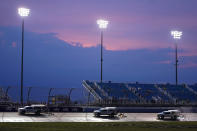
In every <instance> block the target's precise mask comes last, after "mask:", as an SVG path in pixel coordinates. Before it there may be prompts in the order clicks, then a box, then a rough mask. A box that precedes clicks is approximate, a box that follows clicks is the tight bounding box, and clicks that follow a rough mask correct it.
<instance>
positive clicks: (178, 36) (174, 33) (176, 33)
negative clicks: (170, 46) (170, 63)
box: [171, 30, 183, 86]
mask: <svg viewBox="0 0 197 131" xmlns="http://www.w3.org/2000/svg"><path fill="white" fill-rule="evenodd" d="M171 35H172V36H173V38H174V39H175V40H179V39H181V36H182V35H183V33H182V31H177V30H174V31H171ZM177 50H178V47H177V43H175V68H176V76H175V77H176V78H175V80H176V86H177V85H178V62H179V61H178V51H177Z"/></svg>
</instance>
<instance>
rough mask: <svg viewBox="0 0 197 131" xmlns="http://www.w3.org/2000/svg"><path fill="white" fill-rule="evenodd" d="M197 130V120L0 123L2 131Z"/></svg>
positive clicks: (0, 130)
mask: <svg viewBox="0 0 197 131" xmlns="http://www.w3.org/2000/svg"><path fill="white" fill-rule="evenodd" d="M67 130H68V131H186V130H191V131H197V122H109V123H102V122H101V123H86V122H81V123H80V122H76V123H75V122H74V123H71V122H70V123H65V122H64V123H63V122H58V123H55V122H50V123H49V122H47V123H41V122H39V123H36V122H30V123H29V122H28V123H23V122H21V123H0V131H67Z"/></svg>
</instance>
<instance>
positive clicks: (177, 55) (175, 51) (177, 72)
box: [175, 43, 178, 86]
mask: <svg viewBox="0 0 197 131" xmlns="http://www.w3.org/2000/svg"><path fill="white" fill-rule="evenodd" d="M175 46H176V47H175V48H176V49H175V55H176V64H175V66H176V86H177V85H178V55H177V43H175Z"/></svg>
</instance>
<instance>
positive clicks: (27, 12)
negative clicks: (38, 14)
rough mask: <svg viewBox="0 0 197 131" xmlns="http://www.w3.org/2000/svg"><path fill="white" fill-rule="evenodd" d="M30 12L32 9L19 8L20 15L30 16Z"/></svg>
mask: <svg viewBox="0 0 197 131" xmlns="http://www.w3.org/2000/svg"><path fill="white" fill-rule="evenodd" d="M29 13H30V9H27V8H18V14H19V15H20V16H28V15H29Z"/></svg>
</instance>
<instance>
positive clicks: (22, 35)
mask: <svg viewBox="0 0 197 131" xmlns="http://www.w3.org/2000/svg"><path fill="white" fill-rule="evenodd" d="M23 48H24V18H23V19H22V55H21V105H23Z"/></svg>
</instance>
